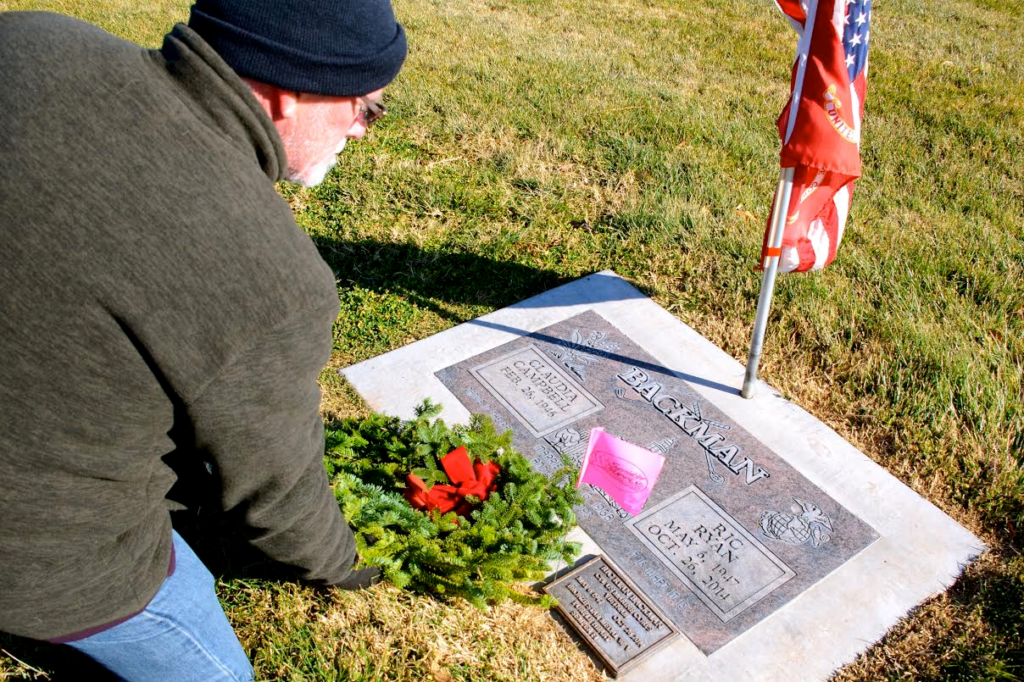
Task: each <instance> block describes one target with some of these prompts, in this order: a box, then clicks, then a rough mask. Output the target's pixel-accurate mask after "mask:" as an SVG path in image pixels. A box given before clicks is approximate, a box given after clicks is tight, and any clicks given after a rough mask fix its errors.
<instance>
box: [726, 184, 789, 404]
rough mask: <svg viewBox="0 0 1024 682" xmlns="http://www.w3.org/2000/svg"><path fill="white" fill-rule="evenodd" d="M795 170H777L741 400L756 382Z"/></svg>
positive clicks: (749, 394) (749, 393) (750, 394)
mask: <svg viewBox="0 0 1024 682" xmlns="http://www.w3.org/2000/svg"><path fill="white" fill-rule="evenodd" d="M795 170H796V169H795V168H782V169H780V170H779V186H778V187H777V188H776V190H775V205H774V206H773V207H772V218H773V219H772V226H771V232H769V234H768V254H769V255H768V256H767V257H766V258H765V259H764V262H763V263H762V264H761V266H762V267H763V268H764V276H763V277H762V278H761V295H760V296H759V297H758V299H757V313H756V314H755V315H754V331H753V333H752V334H751V337H750V355H748V356H747V374H746V376H745V377H743V390H742V391H741V392H740V395H742V396H743V397H744V398H751V397H753V395H754V384H755V383H756V382H757V365H758V363H760V362H761V346H762V345H763V344H764V330H765V327H766V326H767V324H768V309H769V308H771V306H772V293H773V292H774V290H775V275H776V273H777V272H778V270H779V255H780V250H781V249H782V233H783V232H785V230H786V216H787V215H788V213H789V197H790V195H791V194H792V193H793V173H794V172H795Z"/></svg>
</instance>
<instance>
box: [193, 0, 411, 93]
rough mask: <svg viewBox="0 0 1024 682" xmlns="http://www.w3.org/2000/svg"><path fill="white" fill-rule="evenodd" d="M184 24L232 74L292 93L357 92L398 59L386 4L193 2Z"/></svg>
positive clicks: (387, 77)
mask: <svg viewBox="0 0 1024 682" xmlns="http://www.w3.org/2000/svg"><path fill="white" fill-rule="evenodd" d="M188 25H189V27H190V28H191V29H192V30H193V31H195V32H196V33H198V34H199V35H200V36H202V38H203V40H205V41H206V42H207V43H209V44H210V46H211V47H212V48H213V49H214V50H216V51H217V54H219V55H220V56H221V58H223V59H224V61H225V62H227V64H228V66H230V67H231V68H232V69H234V70H235V72H236V73H238V75H240V76H243V77H245V78H251V79H252V80H256V81H260V82H263V83H268V84H270V85H276V86H278V87H280V88H284V89H286V90H294V91H296V92H308V93H312V94H317V95H335V96H339V97H343V96H353V95H365V94H367V93H369V92H373V91H374V90H377V89H379V88H382V87H384V86H385V85H387V84H388V83H390V82H391V81H392V80H393V79H394V78H395V76H396V75H397V74H398V71H399V69H401V68H402V62H403V61H405V51H406V45H405V31H404V30H403V29H402V27H401V25H400V24H398V22H397V21H395V14H394V12H393V11H392V9H391V3H390V1H389V0H197V2H196V3H195V4H194V5H192V14H191V16H190V17H189V20H188Z"/></svg>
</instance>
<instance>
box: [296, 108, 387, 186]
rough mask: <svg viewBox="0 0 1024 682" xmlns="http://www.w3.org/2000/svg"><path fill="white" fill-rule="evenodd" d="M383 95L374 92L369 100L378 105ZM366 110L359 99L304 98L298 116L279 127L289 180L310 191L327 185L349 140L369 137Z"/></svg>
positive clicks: (298, 109)
mask: <svg viewBox="0 0 1024 682" xmlns="http://www.w3.org/2000/svg"><path fill="white" fill-rule="evenodd" d="M381 92H382V91H381V90H376V91H374V92H371V93H370V94H368V95H366V99H369V100H371V101H378V100H379V99H380V96H381ZM362 106H363V105H362V104H361V103H360V98H358V97H328V96H324V95H310V94H306V93H302V94H300V95H299V96H298V99H297V101H296V103H295V110H294V115H293V116H292V117H291V118H290V119H289V120H288V123H287V124H286V125H285V126H280V125H279V126H278V132H280V133H281V141H282V142H283V143H284V149H285V154H286V156H287V158H288V169H287V172H286V174H285V179H286V180H291V181H292V182H297V183H299V184H301V185H304V186H306V187H313V186H314V185H318V184H320V183H321V182H323V179H324V178H325V177H326V176H327V172H328V171H330V170H331V168H332V167H334V164H335V163H337V155H338V154H339V153H340V152H341V150H342V149H344V148H345V143H346V142H348V140H349V138H355V139H359V138H361V137H362V136H363V135H365V134H366V124H365V121H364V119H363V117H362V116H361V115H360V114H361V113H362ZM282 127H283V128H284V129H283V130H282Z"/></svg>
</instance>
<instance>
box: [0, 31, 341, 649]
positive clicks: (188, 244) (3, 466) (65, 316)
mask: <svg viewBox="0 0 1024 682" xmlns="http://www.w3.org/2000/svg"><path fill="white" fill-rule="evenodd" d="M284 165H285V158H284V151H283V149H282V146H281V141H280V138H279V137H278V135H277V132H276V130H275V129H274V126H273V123H272V122H271V120H270V119H269V117H268V116H267V115H266V114H265V112H264V111H263V109H262V108H261V107H260V105H259V103H258V102H257V101H256V99H255V98H254V97H253V95H252V93H251V91H250V90H249V88H248V87H247V86H246V85H245V83H244V82H243V81H242V80H241V79H240V78H239V77H238V76H237V75H236V74H235V73H234V72H232V71H231V69H230V68H228V66H227V65H226V64H224V62H223V61H221V59H220V58H219V57H218V56H217V55H216V54H215V53H214V52H213V51H212V50H211V49H210V48H209V46H207V45H206V44H205V43H204V42H203V41H202V40H201V39H200V38H199V37H198V36H197V35H196V34H195V33H193V32H191V31H190V30H189V29H188V28H187V27H185V26H182V25H178V26H176V27H175V28H174V30H173V31H172V32H171V33H170V34H168V36H167V37H166V39H165V41H164V45H163V48H162V49H161V50H152V51H147V50H144V49H142V48H140V47H138V46H137V45H133V44H131V43H128V42H125V41H122V40H119V39H117V38H114V37H112V36H110V35H108V34H107V33H105V32H103V31H101V30H100V29H97V28H95V27H93V26H90V25H88V24H84V23H81V22H78V21H75V20H73V19H69V18H67V17H61V16H57V15H52V14H44V13H7V14H0V413H2V417H0V630H4V631H7V632H11V633H14V634H18V635H23V636H28V637H34V638H39V639H52V638H58V637H60V636H62V635H66V634H68V633H73V632H79V631H82V630H86V629H88V628H91V627H95V626H97V625H101V624H104V623H109V622H111V621H114V620H116V619H118V618H121V617H124V616H125V615H127V614H131V613H134V612H136V611H138V610H140V609H142V608H144V606H145V605H146V603H147V602H148V601H149V599H150V598H151V597H152V596H153V595H154V594H155V592H156V590H157V589H158V588H159V587H160V585H161V583H162V581H163V580H164V578H165V577H166V575H167V571H168V565H169V561H170V553H171V521H170V517H169V512H168V510H169V508H170V503H169V502H168V501H167V500H166V499H165V495H166V493H167V491H168V490H169V489H170V487H171V485H172V484H173V483H174V480H175V475H174V473H173V472H172V471H171V469H170V468H169V467H168V466H167V465H166V463H165V461H164V459H163V458H164V457H165V456H167V455H168V454H169V453H172V452H176V453H177V454H178V455H180V454H181V453H183V452H185V453H189V454H188V456H190V457H196V458H201V459H203V460H205V461H208V462H210V463H212V466H213V471H214V474H215V476H216V478H217V481H218V484H219V490H220V496H221V499H220V502H221V503H222V505H223V507H224V509H226V510H228V511H229V513H231V514H234V515H236V516H237V518H238V519H239V521H240V522H241V523H242V524H243V526H244V527H245V528H246V529H247V532H248V537H249V538H250V540H251V542H252V544H253V545H255V546H256V547H257V548H258V549H260V550H262V551H263V552H264V553H266V554H267V555H268V556H269V557H270V558H272V559H274V560H276V561H279V562H282V563H284V564H289V565H291V566H294V567H295V568H296V569H297V573H298V575H299V576H300V577H302V578H305V579H308V580H313V581H322V582H327V583H331V582H336V581H338V580H341V579H342V578H343V577H345V575H346V574H347V573H348V571H349V569H350V567H351V563H352V561H353V558H354V545H353V541H352V534H351V531H350V530H349V529H348V526H347V525H346V523H345V520H344V519H343V518H342V516H341V514H340V512H339V510H338V506H337V503H336V502H335V499H334V497H333V495H332V493H331V491H330V488H329V486H328V482H327V477H326V474H325V471H324V467H323V460H322V455H323V425H322V422H321V419H320V417H319V415H318V406H319V399H320V393H319V389H318V386H317V376H318V374H319V372H320V370H321V369H322V368H323V366H324V364H325V363H326V362H327V360H328V359H329V355H330V350H331V327H332V324H333V323H334V320H335V317H336V316H337V312H338V297H337V293H336V290H335V282H334V277H333V274H332V273H331V271H330V269H329V268H328V267H327V265H326V264H325V263H324V262H323V260H322V259H321V258H320V256H319V254H318V253H317V250H316V248H315V247H314V245H313V243H312V241H311V240H310V239H309V237H308V236H307V235H306V234H305V233H303V232H302V231H301V230H300V229H299V228H298V227H297V226H296V224H295V222H294V220H293V218H292V215H291V211H290V210H289V207H288V205H287V204H286V202H284V201H283V200H282V199H281V198H280V197H279V196H278V195H277V193H276V192H275V189H274V184H273V183H274V182H275V181H276V180H278V179H279V178H280V177H281V174H282V171H283V169H284Z"/></svg>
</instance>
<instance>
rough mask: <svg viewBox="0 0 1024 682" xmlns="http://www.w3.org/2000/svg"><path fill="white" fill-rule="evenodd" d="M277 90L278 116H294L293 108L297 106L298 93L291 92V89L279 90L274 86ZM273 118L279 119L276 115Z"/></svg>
mask: <svg viewBox="0 0 1024 682" xmlns="http://www.w3.org/2000/svg"><path fill="white" fill-rule="evenodd" d="M274 89H275V90H277V92H278V111H279V115H280V118H294V117H295V109H296V108H297V107H298V106H299V93H297V92H292V91H291V90H279V89H277V88H274ZM274 120H275V121H277V120H280V119H279V118H277V117H276V116H275V117H274Z"/></svg>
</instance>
